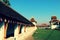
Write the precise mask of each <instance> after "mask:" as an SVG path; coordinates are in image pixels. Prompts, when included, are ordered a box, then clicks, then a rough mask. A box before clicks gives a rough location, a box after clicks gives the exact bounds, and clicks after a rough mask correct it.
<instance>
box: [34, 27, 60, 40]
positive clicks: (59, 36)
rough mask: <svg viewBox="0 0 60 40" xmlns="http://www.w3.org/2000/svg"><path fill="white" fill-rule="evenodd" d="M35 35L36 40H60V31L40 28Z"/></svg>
mask: <svg viewBox="0 0 60 40" xmlns="http://www.w3.org/2000/svg"><path fill="white" fill-rule="evenodd" d="M33 37H34V39H35V40H60V31H58V30H51V29H39V28H38V29H37V30H36V31H35V33H34V34H33Z"/></svg>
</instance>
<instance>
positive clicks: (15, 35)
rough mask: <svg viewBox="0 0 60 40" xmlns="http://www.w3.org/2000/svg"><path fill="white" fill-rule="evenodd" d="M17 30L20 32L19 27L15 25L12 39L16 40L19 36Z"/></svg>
mask: <svg viewBox="0 0 60 40" xmlns="http://www.w3.org/2000/svg"><path fill="white" fill-rule="evenodd" d="M19 30H20V25H17V24H16V29H15V31H14V38H15V39H16V40H17V38H18V35H19Z"/></svg>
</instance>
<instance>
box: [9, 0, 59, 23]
mask: <svg viewBox="0 0 60 40" xmlns="http://www.w3.org/2000/svg"><path fill="white" fill-rule="evenodd" d="M9 1H10V4H11V7H12V8H13V9H14V10H16V11H17V12H18V13H20V14H21V15H23V16H24V17H25V18H27V19H28V20H30V19H31V18H32V17H34V18H35V20H36V21H37V23H38V24H41V23H49V21H50V19H51V16H57V18H58V19H59V20H60V15H59V14H60V0H9Z"/></svg>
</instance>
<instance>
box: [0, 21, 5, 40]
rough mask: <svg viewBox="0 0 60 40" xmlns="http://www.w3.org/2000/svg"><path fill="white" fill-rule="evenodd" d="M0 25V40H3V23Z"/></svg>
mask: <svg viewBox="0 0 60 40" xmlns="http://www.w3.org/2000/svg"><path fill="white" fill-rule="evenodd" d="M0 25H2V26H1V28H0V40H4V22H2V23H1V24H0Z"/></svg>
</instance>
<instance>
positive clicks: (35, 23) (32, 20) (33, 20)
mask: <svg viewBox="0 0 60 40" xmlns="http://www.w3.org/2000/svg"><path fill="white" fill-rule="evenodd" d="M30 21H31V22H32V23H33V24H34V25H35V26H36V25H37V21H35V19H34V18H31V19H30Z"/></svg>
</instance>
